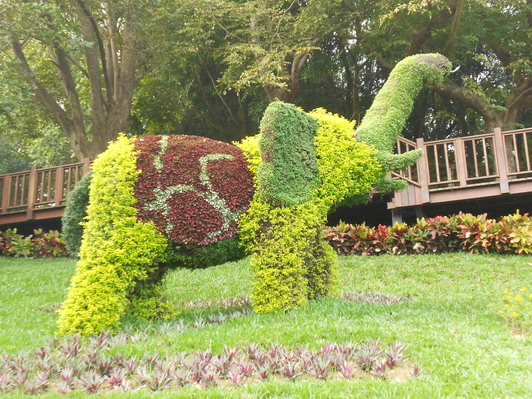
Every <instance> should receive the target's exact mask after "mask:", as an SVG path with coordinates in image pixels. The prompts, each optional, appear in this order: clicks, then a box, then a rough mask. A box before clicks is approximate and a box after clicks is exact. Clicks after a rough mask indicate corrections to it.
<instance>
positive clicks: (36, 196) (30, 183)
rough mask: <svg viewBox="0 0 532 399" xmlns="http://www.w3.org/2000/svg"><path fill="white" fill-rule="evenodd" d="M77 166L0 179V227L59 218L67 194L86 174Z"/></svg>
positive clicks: (86, 169) (82, 165)
mask: <svg viewBox="0 0 532 399" xmlns="http://www.w3.org/2000/svg"><path fill="white" fill-rule="evenodd" d="M89 165H90V160H89V158H86V159H85V160H84V161H83V162H81V163H75V164H71V165H62V166H56V167H53V168H43V169H37V168H35V167H33V168H32V169H31V170H28V171H25V172H18V173H11V174H7V175H0V204H2V208H1V210H0V225H6V224H13V223H22V222H27V221H31V220H45V219H55V218H60V217H61V216H63V209H64V207H65V201H66V199H67V197H68V193H69V192H70V191H71V190H72V188H73V187H74V185H75V184H76V183H77V182H78V181H79V180H80V179H81V178H82V177H83V175H85V174H86V173H88V172H89Z"/></svg>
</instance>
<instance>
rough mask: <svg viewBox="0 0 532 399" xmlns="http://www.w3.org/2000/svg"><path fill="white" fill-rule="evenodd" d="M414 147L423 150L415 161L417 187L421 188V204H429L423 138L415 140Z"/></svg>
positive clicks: (427, 171) (426, 164)
mask: <svg viewBox="0 0 532 399" xmlns="http://www.w3.org/2000/svg"><path fill="white" fill-rule="evenodd" d="M416 147H417V148H418V149H422V150H423V156H422V157H421V158H419V159H418V160H417V173H418V178H419V185H420V187H421V203H422V204H426V203H427V202H430V193H429V165H428V162H427V151H426V150H425V141H424V140H423V138H419V139H417V140H416Z"/></svg>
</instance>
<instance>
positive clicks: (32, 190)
mask: <svg viewBox="0 0 532 399" xmlns="http://www.w3.org/2000/svg"><path fill="white" fill-rule="evenodd" d="M28 186H29V190H28V207H27V209H26V218H27V219H28V220H31V219H33V211H34V208H35V200H36V198H35V197H36V195H37V167H36V166H32V167H31V169H30V181H29V183H28Z"/></svg>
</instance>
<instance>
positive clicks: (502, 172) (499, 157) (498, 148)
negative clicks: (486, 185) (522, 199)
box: [493, 127, 510, 194]
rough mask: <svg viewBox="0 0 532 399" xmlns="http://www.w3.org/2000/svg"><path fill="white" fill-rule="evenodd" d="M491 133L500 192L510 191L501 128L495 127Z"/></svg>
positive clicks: (506, 192)
mask: <svg viewBox="0 0 532 399" xmlns="http://www.w3.org/2000/svg"><path fill="white" fill-rule="evenodd" d="M493 135H494V141H495V163H496V165H497V172H499V186H500V188H501V194H508V193H509V192H510V186H509V184H508V165H507V164H506V149H505V148H504V140H503V137H502V130H501V128H500V127H496V128H495V129H493Z"/></svg>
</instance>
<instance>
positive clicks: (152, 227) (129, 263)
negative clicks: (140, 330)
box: [58, 54, 450, 334]
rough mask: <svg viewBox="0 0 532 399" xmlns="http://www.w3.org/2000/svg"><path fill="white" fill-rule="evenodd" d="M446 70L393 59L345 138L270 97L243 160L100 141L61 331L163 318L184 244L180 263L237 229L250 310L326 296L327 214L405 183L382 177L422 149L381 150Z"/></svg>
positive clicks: (210, 150) (329, 282)
mask: <svg viewBox="0 0 532 399" xmlns="http://www.w3.org/2000/svg"><path fill="white" fill-rule="evenodd" d="M449 70H450V64H449V62H448V61H447V59H446V58H445V57H443V56H441V55H438V54H425V55H418V56H413V57H408V58H407V59H405V60H403V61H401V62H400V63H399V64H398V65H397V66H396V68H395V69H394V71H392V73H391V74H390V78H389V82H387V83H386V84H385V86H384V87H383V89H382V90H381V92H379V94H378V95H377V97H376V99H375V103H374V105H373V106H372V107H371V108H370V110H369V111H368V112H367V114H366V116H365V118H364V119H363V121H362V123H361V125H360V127H359V129H358V130H357V131H356V136H357V139H355V138H353V124H352V123H351V122H349V121H347V120H345V119H343V118H340V117H338V116H335V115H332V114H328V113H326V112H325V111H324V110H317V111H315V112H313V113H311V114H306V113H304V112H303V111H302V110H300V109H298V108H297V107H295V106H294V105H291V104H284V103H281V102H275V103H272V104H271V105H270V106H269V107H268V109H267V110H266V112H265V116H264V118H263V121H262V123H261V136H260V138H258V140H257V139H248V140H245V141H244V142H243V143H242V144H241V147H242V148H243V149H245V152H243V151H242V150H241V149H239V148H237V147H235V146H232V145H229V144H223V143H219V142H215V141H213V140H209V139H206V138H200V137H193V136H150V137H142V138H139V139H128V138H126V137H124V136H122V137H120V138H119V139H118V140H117V141H116V142H115V143H111V144H110V146H109V149H108V150H107V151H106V152H104V153H103V154H101V155H100V156H99V157H98V159H97V160H96V161H95V162H94V174H93V177H92V181H91V184H90V193H89V205H88V208H87V209H88V210H87V214H88V215H87V222H86V223H85V231H86V232H85V233H84V237H83V241H82V245H81V251H80V260H79V262H78V266H77V270H76V274H75V275H74V277H73V279H72V284H71V287H70V289H69V295H68V298H67V300H66V301H65V302H64V303H63V306H62V308H61V309H60V311H59V313H60V319H59V322H58V324H59V327H60V332H62V333H70V332H79V333H81V334H92V333H97V332H101V331H104V330H105V329H108V328H116V327H118V325H119V321H120V317H121V316H122V314H123V313H124V312H126V311H127V310H128V309H130V310H131V311H132V313H134V314H136V315H137V316H139V317H145V318H146V317H147V318H149V317H161V316H165V315H168V314H169V313H168V310H169V309H168V306H167V304H166V303H165V302H164V301H162V300H161V292H160V284H159V283H160V282H161V279H162V276H163V275H164V270H165V265H167V263H168V261H169V260H172V259H180V256H179V254H180V253H181V254H183V253H185V252H187V250H188V251H190V250H192V251H191V252H190V253H189V255H190V256H191V259H192V258H193V257H194V251H196V250H198V249H199V248H208V247H209V246H210V245H220V244H221V243H224V242H225V241H226V240H228V239H234V237H235V234H236V232H237V221H239V223H238V227H239V228H240V233H239V234H240V235H241V236H242V238H243V241H244V242H245V244H246V246H247V249H248V251H249V252H250V253H251V254H252V260H251V264H252V268H253V270H254V272H255V278H254V282H253V293H252V299H253V306H254V309H255V310H256V311H258V312H270V311H275V310H289V309H293V308H296V307H298V306H301V305H303V304H304V303H306V302H307V301H308V300H309V299H315V298H318V297H320V296H324V295H330V294H331V293H334V292H335V289H336V282H337V271H336V255H335V254H334V252H333V250H332V248H330V247H329V246H328V245H327V244H326V243H325V241H324V239H323V238H324V237H323V232H322V226H323V223H324V222H325V219H326V216H327V213H328V212H329V211H330V210H331V209H332V208H334V207H335V206H337V205H339V204H340V203H342V202H343V201H346V200H348V201H351V203H352V201H355V202H356V201H360V200H361V199H364V198H367V194H368V192H369V191H370V190H371V189H372V188H373V187H378V188H380V189H381V190H383V191H385V190H387V189H390V190H393V189H397V188H399V187H402V186H403V185H404V184H401V183H396V181H387V180H386V174H387V172H388V171H390V170H392V169H395V168H404V167H406V166H409V165H411V164H412V163H413V162H415V161H416V159H417V158H418V157H419V156H421V153H420V152H419V151H413V152H410V153H406V154H401V155H394V154H393V153H392V151H393V146H394V144H395V142H396V140H397V138H398V137H399V135H400V134H401V131H402V129H403V127H404V124H405V122H406V119H407V117H408V115H409V114H410V112H411V110H412V106H413V101H414V98H415V97H416V96H417V94H418V93H419V92H420V90H421V89H422V88H423V86H424V85H427V84H431V85H434V84H437V83H438V82H441V81H443V79H444V77H445V75H446V74H447V73H448V72H449ZM253 183H254V184H255V186H256V191H255V194H254V195H253ZM252 196H253V199H252V200H251V198H252ZM250 200H251V203H250ZM248 204H250V207H249V210H248V211H247V213H244V212H245V211H246V209H247V208H248ZM242 214H245V217H243V218H240V216H241V215H242ZM239 219H240V220H239ZM176 249H177V251H176ZM217 250H219V251H221V252H223V251H224V247H223V245H222V246H219V247H218V248H217ZM176 254H178V255H177V257H176ZM181 259H182V258H181ZM182 263H186V262H182Z"/></svg>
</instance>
